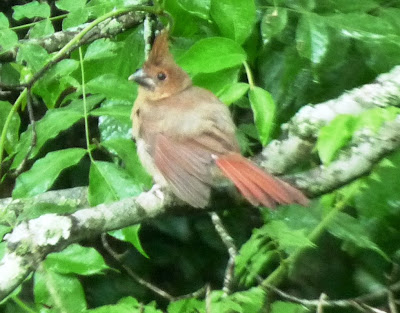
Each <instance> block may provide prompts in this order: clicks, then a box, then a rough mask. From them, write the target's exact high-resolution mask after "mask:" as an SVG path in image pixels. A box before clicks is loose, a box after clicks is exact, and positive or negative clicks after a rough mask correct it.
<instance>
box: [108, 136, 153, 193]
mask: <svg viewBox="0 0 400 313" xmlns="http://www.w3.org/2000/svg"><path fill="white" fill-rule="evenodd" d="M102 146H104V147H105V148H106V149H107V150H109V151H110V152H111V153H116V154H117V155H118V156H119V157H120V158H121V160H122V161H123V162H124V165H125V168H126V170H127V171H128V173H129V174H130V175H131V176H132V177H133V178H134V179H135V180H136V182H137V183H138V185H142V186H143V188H149V187H151V185H152V178H151V176H150V175H149V174H148V173H147V172H146V170H145V169H144V168H143V166H142V164H141V162H140V160H139V158H138V156H137V153H136V145H135V143H134V142H133V141H132V140H131V139H126V138H114V139H110V140H107V141H104V142H102Z"/></svg>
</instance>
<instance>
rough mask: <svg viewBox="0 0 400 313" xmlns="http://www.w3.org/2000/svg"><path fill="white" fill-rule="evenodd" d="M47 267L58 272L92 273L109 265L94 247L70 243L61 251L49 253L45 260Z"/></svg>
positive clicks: (98, 271) (96, 272) (100, 270)
mask: <svg viewBox="0 0 400 313" xmlns="http://www.w3.org/2000/svg"><path fill="white" fill-rule="evenodd" d="M45 266H46V268H47V269H49V270H52V271H54V272H57V273H59V274H72V273H73V274H79V275H93V274H98V273H101V272H103V271H104V270H106V269H108V268H109V267H108V266H107V265H106V263H105V262H104V259H103V257H102V256H101V254H100V253H99V252H97V251H96V250H95V249H94V248H87V247H82V246H80V245H78V244H72V245H70V246H68V247H67V248H65V249H64V250H63V251H61V252H56V253H50V254H49V255H48V256H47V257H46V260H45Z"/></svg>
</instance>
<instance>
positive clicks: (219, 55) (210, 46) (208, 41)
mask: <svg viewBox="0 0 400 313" xmlns="http://www.w3.org/2000/svg"><path fill="white" fill-rule="evenodd" d="M244 60H246V54H245V52H244V51H243V49H242V48H241V47H240V46H239V45H238V44H237V43H236V42H234V41H233V40H231V39H228V38H223V37H211V38H205V39H202V40H199V41H197V42H196V43H195V44H194V45H193V46H191V47H190V49H189V50H188V51H187V52H186V53H185V54H184V55H183V56H182V57H181V58H180V59H179V60H178V63H179V65H180V66H182V67H183V68H184V69H185V70H187V71H188V72H190V73H192V74H195V73H211V72H216V71H220V70H222V69H225V68H231V67H235V66H239V65H241V64H242V62H243V61H244Z"/></svg>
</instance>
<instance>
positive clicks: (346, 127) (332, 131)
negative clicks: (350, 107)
mask: <svg viewBox="0 0 400 313" xmlns="http://www.w3.org/2000/svg"><path fill="white" fill-rule="evenodd" d="M355 121H356V118H355V117H354V116H351V115H340V116H338V117H336V118H335V119H334V120H333V121H332V122H330V123H329V124H328V125H326V126H324V127H322V128H321V129H320V131H319V134H318V140H317V149H318V154H319V157H320V159H321V161H322V162H323V163H324V164H329V163H330V162H331V161H332V160H333V159H334V158H335V156H336V155H337V153H338V151H339V150H340V149H341V148H343V147H344V146H345V145H346V144H347V143H348V142H349V141H350V139H351V137H352V136H353V133H354V130H355V126H356V123H355Z"/></svg>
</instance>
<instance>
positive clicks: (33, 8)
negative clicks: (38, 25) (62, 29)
mask: <svg viewBox="0 0 400 313" xmlns="http://www.w3.org/2000/svg"><path fill="white" fill-rule="evenodd" d="M13 10H14V14H13V18H14V19H15V20H16V21H19V20H21V19H23V18H30V19H31V18H34V17H43V18H48V17H50V6H49V5H48V4H47V3H46V2H42V3H39V2H38V1H32V2H28V3H27V4H24V5H15V6H13Z"/></svg>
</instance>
